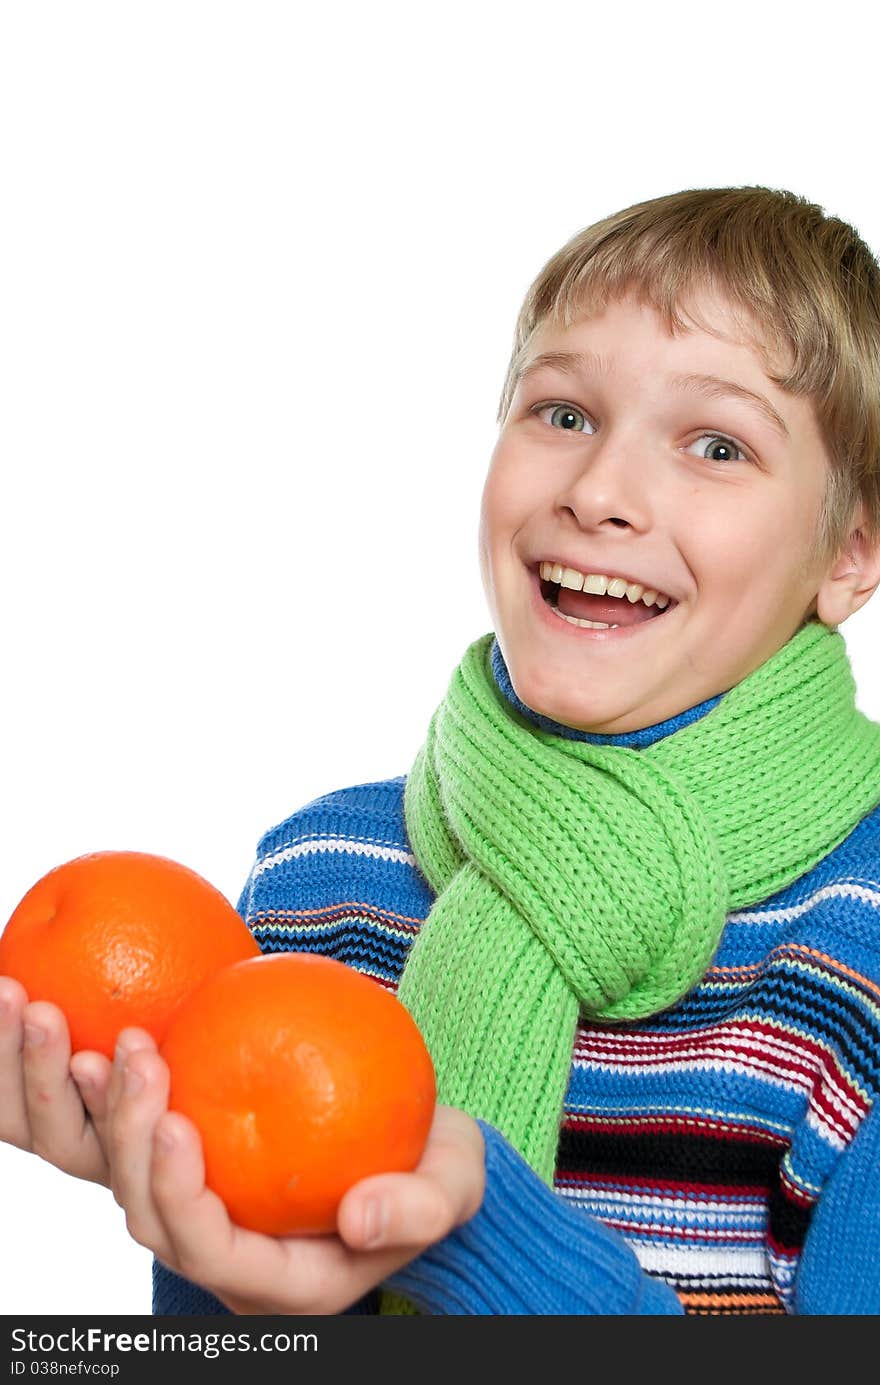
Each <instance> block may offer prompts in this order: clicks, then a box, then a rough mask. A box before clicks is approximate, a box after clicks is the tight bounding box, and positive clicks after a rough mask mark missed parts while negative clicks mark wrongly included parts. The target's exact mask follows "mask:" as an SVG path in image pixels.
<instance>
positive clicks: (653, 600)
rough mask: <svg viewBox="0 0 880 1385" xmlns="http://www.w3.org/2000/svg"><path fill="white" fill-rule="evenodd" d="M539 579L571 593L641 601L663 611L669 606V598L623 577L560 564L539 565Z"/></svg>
mask: <svg viewBox="0 0 880 1385" xmlns="http://www.w3.org/2000/svg"><path fill="white" fill-rule="evenodd" d="M541 577H542V578H543V580H544V581H545V582H558V583H559V585H560V586H561V587H571V589H572V591H576V592H579V591H585V592H593V593H595V595H596V596H604V595H605V593H606V592H607V593H608V595H609V596H625V597H626V599H627V600H628V601H632V602H636V601H643V602H644V603H645V605H646V606H659V607H660V610H661V611H663V610H665V609H666V607H667V606H668V605H669V597H668V596H665V595H664V593H663V592H658V591H655V590H654V588H653V587H643V586H642V584H641V583H640V582H627V581H625V580H624V578H623V577H606V576H605V575H604V573H601V572H578V571H577V570H576V569H575V568H573V567H563V566H562V564H561V563H541Z"/></svg>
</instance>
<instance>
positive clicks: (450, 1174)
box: [338, 1106, 486, 1250]
mask: <svg viewBox="0 0 880 1385" xmlns="http://www.w3.org/2000/svg"><path fill="white" fill-rule="evenodd" d="M485 1177H486V1171H485V1149H484V1144H483V1136H482V1132H481V1131H480V1127H479V1126H478V1125H477V1123H476V1121H475V1120H472V1119H471V1117H470V1116H468V1115H466V1114H465V1112H464V1111H459V1110H457V1109H456V1108H454V1107H451V1106H438V1107H437V1110H436V1112H435V1115H434V1123H433V1125H432V1128H431V1133H430V1135H429V1137H428V1143H427V1145H426V1147H425V1152H424V1154H423V1156H422V1159H421V1161H420V1163H419V1166H418V1168H417V1169H416V1170H415V1171H414V1172H413V1173H396V1174H381V1175H378V1176H377V1177H375V1178H365V1179H363V1180H362V1181H361V1182H360V1183H357V1184H355V1186H354V1187H353V1188H351V1189H349V1191H348V1192H347V1193H346V1195H345V1197H344V1198H343V1199H342V1202H341V1204H340V1207H339V1216H338V1229H339V1235H340V1236H341V1237H342V1239H343V1240H344V1241H345V1242H346V1243H347V1244H348V1245H350V1246H351V1247H352V1248H353V1249H357V1250H372V1249H378V1248H380V1247H394V1246H401V1247H403V1246H407V1247H416V1248H418V1249H423V1248H424V1247H426V1246H428V1245H432V1244H433V1243H434V1242H435V1241H439V1240H442V1238H443V1237H444V1236H447V1235H448V1234H449V1232H450V1231H452V1230H453V1229H454V1228H455V1227H456V1226H460V1225H461V1223H462V1222H465V1221H468V1220H469V1218H470V1217H472V1216H474V1214H475V1213H476V1212H477V1211H478V1209H479V1207H480V1203H481V1202H482V1199H483V1190H484V1187H485Z"/></svg>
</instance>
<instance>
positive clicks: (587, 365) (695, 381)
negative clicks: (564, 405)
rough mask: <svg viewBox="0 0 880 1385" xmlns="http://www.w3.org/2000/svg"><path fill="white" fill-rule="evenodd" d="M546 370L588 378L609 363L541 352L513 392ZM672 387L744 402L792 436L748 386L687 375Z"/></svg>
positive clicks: (585, 354) (590, 355)
mask: <svg viewBox="0 0 880 1385" xmlns="http://www.w3.org/2000/svg"><path fill="white" fill-rule="evenodd" d="M545 367H546V368H550V369H553V370H560V371H562V372H563V373H564V374H567V375H586V374H588V373H590V372H591V371H592V372H593V373H594V374H600V375H601V374H603V373H605V372H606V371H607V369H608V363H607V362H606V361H605V360H604V359H603V358H602V357H601V356H597V355H596V354H595V352H592V351H542V352H541V354H540V355H538V356H534V357H533V358H532V360H530V361H527V362H526V363H525V364H524V365H522V366H521V367H520V368H519V370H518V371H517V372H516V377H515V379H514V388H515V387H516V386H517V385H518V384H519V383H520V381H521V380H527V379H528V378H529V376H531V375H534V374H535V373H536V372H537V371H539V370H542V369H544V368H545ZM672 384H673V385H677V386H678V387H679V388H680V389H689V390H694V391H695V392H697V393H699V394H702V395H704V396H705V398H707V399H723V398H724V397H725V396H730V397H732V398H734V399H742V400H743V401H744V402H745V403H746V404H751V405H752V407H753V408H755V409H757V410H758V412H759V413H761V414H763V416H764V418H765V419H766V420H767V422H768V423H769V424H770V426H771V427H772V428H775V430H776V432H777V433H780V434H781V435H782V437H784V438H790V436H791V435H790V433H789V431H788V428H787V427H786V423H785V419H784V418H783V417H782V415H781V414H780V413H778V412H777V410H776V409H774V407H773V405H772V404H771V403H770V400H769V399H766V398H765V397H764V395H763V394H756V393H755V392H754V390H750V389H746V387H745V385H738V384H737V383H736V382H735V381H734V380H722V379H721V378H720V377H719V376H717V375H700V374H685V375H673V376H672Z"/></svg>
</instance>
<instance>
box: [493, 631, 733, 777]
mask: <svg viewBox="0 0 880 1385" xmlns="http://www.w3.org/2000/svg"><path fill="white" fill-rule="evenodd" d="M491 658H492V674H493V676H494V678H495V682H496V683H497V685H498V687H499V689H500V690H501V692H502V693H503V694H504V696H505V697H506V698H507V701H508V702H509V703H510V704H511V706H513V707H515V708H516V710H517V711H518V712H519V713H520V714H521V715H522V716H524V717H525V718H526V719H527V720H528V721H531V722H533V723H534V724H535V725H536V726H540V727H541V728H542V730H544V731H551V732H553V734H554V735H556V736H564V737H566V738H567V739H568V740H572V741H591V742H592V743H593V744H594V745H622V746H628V747H629V748H630V749H633V750H640V749H641V748H642V747H643V746H646V745H653V743H654V742H655V741H659V740H662V739H663V737H664V736H670V735H672V732H673V731H680V730H681V728H682V726H687V725H689V723H690V722H692V721H697V720H698V719H699V718H700V717H702V716H705V715H706V713H707V712H709V711H711V709H712V708H713V707H714V706H715V705H716V704H717V703H718V702H720V701H721V699H722V697H723V696H724V694H723V693H716V694H715V696H714V697H710V698H707V699H706V701H705V702H699V703H698V704H697V705H696V706H695V707H688V708H686V709H685V710H684V711H682V712H676V714H675V716H674V717H668V718H667V719H666V721H658V722H657V723H656V724H655V725H654V726H644V727H642V728H641V730H639V731H622V732H620V733H619V734H617V735H608V734H604V733H602V732H599V731H578V730H577V729H576V728H575V727H573V726H565V725H564V724H563V723H562V722H559V721H553V720H552V719H551V718H550V717H545V716H544V715H543V714H542V713H541V712H535V711H533V710H532V708H531V707H527V706H526V704H525V703H524V702H523V701H521V700H520V698H519V697H517V695H516V693H515V692H514V689H513V684H512V683H511V681H510V674H509V673H508V671H507V665H506V664H505V662H504V655H503V654H502V653H501V648H500V646H499V644H498V640H497V639H494V640H493V641H492V649H491Z"/></svg>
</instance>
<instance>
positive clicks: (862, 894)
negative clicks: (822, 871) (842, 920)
mask: <svg viewBox="0 0 880 1385" xmlns="http://www.w3.org/2000/svg"><path fill="white" fill-rule="evenodd" d="M824 899H860V900H861V901H862V902H863V903H864V904H870V905H871V906H872V908H874V909H880V889H878V888H877V886H876V885H875V886H874V887H873V888H872V887H871V886H870V885H858V884H856V882H855V881H854V880H839V881H837V882H836V883H835V884H833V885H823V886H822V888H821V889H820V890H816V891H814V893H813V894H811V895H808V896H807V898H806V899H805V900H803V901H802V902H801V903H800V904H793V905H792V906H791V908H790V909H742V910H740V911H739V912H738V913H735V914H728V915H727V921H728V923H787V922H788V921H789V920H790V919H796V918H800V916H801V914H807V913H809V911H810V910H811V909H812V908H813V907H814V906H815V905H816V904H820V903H821V902H822V900H824Z"/></svg>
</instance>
